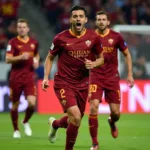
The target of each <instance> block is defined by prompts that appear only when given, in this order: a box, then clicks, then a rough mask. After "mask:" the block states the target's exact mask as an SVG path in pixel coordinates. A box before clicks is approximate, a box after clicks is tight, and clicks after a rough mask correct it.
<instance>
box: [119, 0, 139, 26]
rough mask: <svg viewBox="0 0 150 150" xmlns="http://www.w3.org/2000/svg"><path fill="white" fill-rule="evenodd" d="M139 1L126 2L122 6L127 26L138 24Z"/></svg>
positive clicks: (130, 0) (129, 0) (128, 0)
mask: <svg viewBox="0 0 150 150" xmlns="http://www.w3.org/2000/svg"><path fill="white" fill-rule="evenodd" d="M139 10H140V0H127V1H126V3H125V4H124V5H123V6H122V11H123V13H124V16H125V20H126V22H127V23H128V24H139V22H140V21H139V20H140V12H139Z"/></svg>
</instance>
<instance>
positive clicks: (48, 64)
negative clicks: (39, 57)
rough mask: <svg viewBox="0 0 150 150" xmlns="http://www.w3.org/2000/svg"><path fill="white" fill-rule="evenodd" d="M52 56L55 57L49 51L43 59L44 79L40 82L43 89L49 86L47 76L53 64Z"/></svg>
mask: <svg viewBox="0 0 150 150" xmlns="http://www.w3.org/2000/svg"><path fill="white" fill-rule="evenodd" d="M54 58H55V57H54V56H53V55H51V54H50V53H49V54H48V55H47V57H46V59H45V64H44V79H43V82H42V89H43V90H44V91H47V90H46V89H47V88H48V87H49V81H48V77H49V74H50V72H51V69H52V64H53V60H54Z"/></svg>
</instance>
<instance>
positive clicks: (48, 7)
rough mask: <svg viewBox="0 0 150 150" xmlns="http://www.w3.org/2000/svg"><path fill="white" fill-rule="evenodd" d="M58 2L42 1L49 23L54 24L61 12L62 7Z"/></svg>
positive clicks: (56, 0) (53, 0)
mask: <svg viewBox="0 0 150 150" xmlns="http://www.w3.org/2000/svg"><path fill="white" fill-rule="evenodd" d="M59 3H60V2H59V0H45V1H44V6H45V11H46V17H47V19H48V21H49V23H50V24H51V25H55V24H56V20H57V17H58V16H59V14H60V13H61V12H62V8H61V7H60V5H59Z"/></svg>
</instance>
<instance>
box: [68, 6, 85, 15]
mask: <svg viewBox="0 0 150 150" xmlns="http://www.w3.org/2000/svg"><path fill="white" fill-rule="evenodd" d="M74 10H83V11H84V13H85V16H87V10H86V9H85V7H83V6H79V5H75V6H73V7H72V8H71V9H70V15H71V14H72V12H73V11H74Z"/></svg>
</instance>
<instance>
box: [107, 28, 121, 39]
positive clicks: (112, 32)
mask: <svg viewBox="0 0 150 150" xmlns="http://www.w3.org/2000/svg"><path fill="white" fill-rule="evenodd" d="M109 30H110V34H112V35H114V36H118V37H119V36H121V34H120V33H119V32H117V31H114V30H113V29H109Z"/></svg>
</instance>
